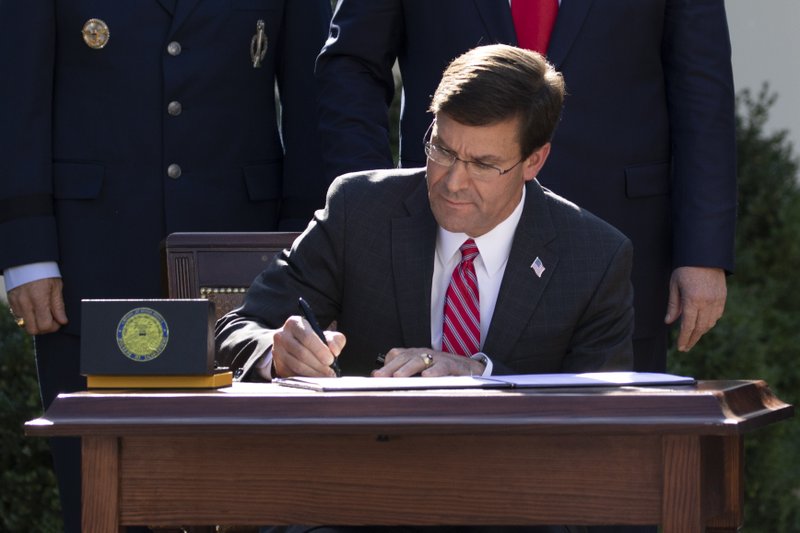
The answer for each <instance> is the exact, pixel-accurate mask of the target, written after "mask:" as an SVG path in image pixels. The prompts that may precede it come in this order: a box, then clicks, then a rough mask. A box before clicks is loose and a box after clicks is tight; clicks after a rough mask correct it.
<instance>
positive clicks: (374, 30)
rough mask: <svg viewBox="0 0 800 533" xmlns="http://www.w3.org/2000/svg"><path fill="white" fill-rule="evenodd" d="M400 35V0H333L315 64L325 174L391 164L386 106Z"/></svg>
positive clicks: (388, 101) (402, 24)
mask: <svg viewBox="0 0 800 533" xmlns="http://www.w3.org/2000/svg"><path fill="white" fill-rule="evenodd" d="M403 36H404V21H403V10H402V2H401V1H400V0H341V1H340V2H339V5H338V6H337V8H336V13H335V14H334V17H333V21H332V22H331V31H330V36H329V38H328V41H327V42H326V43H325V47H324V48H323V50H322V53H321V54H320V56H319V59H318V60H317V68H316V75H317V79H318V80H319V84H320V90H321V93H320V113H321V116H320V120H321V121H320V132H321V135H322V150H323V156H324V161H325V165H326V172H327V173H328V176H329V177H334V176H337V175H339V174H343V173H345V172H352V171H356V170H369V169H376V168H391V167H393V166H394V164H393V159H392V153H391V149H390V146H389V117H388V111H389V106H390V105H391V102H392V97H393V96H394V77H393V75H392V67H393V65H394V63H395V60H396V59H397V54H398V53H399V49H400V47H401V45H402V42H403Z"/></svg>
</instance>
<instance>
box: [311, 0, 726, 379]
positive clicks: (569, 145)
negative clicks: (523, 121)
mask: <svg viewBox="0 0 800 533" xmlns="http://www.w3.org/2000/svg"><path fill="white" fill-rule="evenodd" d="M542 1H546V0H511V2H510V5H509V2H507V1H505V0H438V1H422V0H341V1H340V2H339V4H338V6H337V9H336V12H335V13H334V18H333V21H332V23H331V32H330V37H329V39H328V42H327V44H326V46H325V48H324V49H323V51H322V53H321V55H320V57H319V59H318V61H317V76H318V79H319V80H320V81H321V91H322V92H321V113H322V115H321V128H322V129H321V131H322V142H323V151H324V155H325V161H326V170H327V171H329V172H330V173H331V175H336V174H339V173H342V172H347V171H354V170H360V169H368V168H384V167H391V166H392V164H393V163H392V158H391V153H390V149H389V142H388V139H389V135H388V118H387V108H388V105H389V102H390V101H391V98H392V94H393V92H394V81H393V78H392V66H393V64H394V62H395V59H397V60H398V61H399V66H400V70H401V73H402V77H403V105H402V117H401V147H400V148H401V151H400V164H401V166H403V167H414V166H418V165H419V164H421V163H422V162H423V161H424V154H423V151H422V147H421V146H420V143H419V139H420V138H421V137H422V135H423V133H424V132H425V129H426V128H427V127H428V124H429V123H430V118H431V117H430V115H429V114H427V113H426V107H427V102H428V98H429V95H430V94H432V92H433V90H434V88H435V87H436V84H437V82H438V79H439V76H440V72H441V71H442V69H443V68H444V66H445V65H446V64H447V62H448V61H449V60H450V59H451V58H453V57H456V56H458V55H459V54H461V53H463V52H464V51H465V50H468V49H470V48H472V47H474V46H477V45H481V44H488V43H494V42H503V43H509V44H518V43H519V42H520V39H518V31H520V32H521V31H522V28H523V27H524V26H525V23H526V19H524V18H523V17H525V16H527V17H531V16H532V15H530V14H528V15H526V14H525V13H522V14H521V15H519V16H516V17H515V16H513V15H512V11H513V12H514V15H518V14H517V11H520V12H521V11H522V10H523V8H524V7H525V5H524V4H529V3H535V2H542ZM549 2H550V5H549V6H546V7H547V9H549V10H550V11H551V16H552V18H551V19H548V20H554V24H553V25H552V27H551V28H550V31H551V32H552V33H551V34H550V35H549V44H548V45H545V48H544V49H543V50H542V51H544V50H546V54H547V57H548V58H549V60H550V61H551V62H552V63H553V64H555V66H556V68H558V70H559V71H561V72H562V73H563V74H564V78H565V80H566V84H567V91H568V96H567V99H566V102H565V107H564V113H563V119H562V121H561V124H560V125H559V128H558V131H557V132H556V135H555V138H554V140H553V149H552V151H551V153H550V156H549V158H548V163H547V165H546V166H545V167H544V169H543V170H542V172H541V173H540V174H539V180H540V181H541V183H542V184H543V185H545V186H546V187H548V188H550V189H552V190H553V191H554V192H556V193H558V194H561V195H563V196H565V197H567V198H569V199H570V200H572V201H574V202H575V203H577V204H578V205H579V206H581V207H585V208H587V209H589V210H590V211H592V212H593V213H595V214H596V215H598V216H600V217H601V218H603V219H605V220H607V221H608V222H610V223H611V224H613V225H614V226H615V227H617V228H619V229H620V230H621V231H622V232H623V233H625V234H626V235H628V236H629V237H630V238H631V240H632V241H633V244H634V255H635V257H634V270H633V277H632V279H633V285H634V289H635V305H634V306H635V308H636V330H635V333H634V352H635V363H634V367H635V368H636V369H637V370H643V371H647V370H649V371H662V370H664V368H665V366H666V326H665V321H666V322H668V323H672V322H674V321H675V320H676V319H677V318H678V317H679V316H682V318H681V330H680V334H679V337H678V340H677V345H678V348H679V349H681V350H688V349H690V348H691V347H692V346H693V345H694V344H695V343H696V342H697V341H698V339H699V338H700V337H701V336H702V335H703V334H704V333H705V332H706V331H707V330H708V329H710V328H711V327H713V325H714V324H715V322H716V320H717V319H718V318H719V317H720V316H721V314H722V311H723V307H724V302H725V298H726V288H725V287H726V284H725V272H726V271H727V272H730V271H732V269H733V238H734V224H735V215H736V183H735V172H736V170H735V140H734V131H735V127H734V99H733V82H732V75H731V65H730V43H729V38H728V31H727V23H726V18H725V10H724V3H723V0H702V1H696V2H685V1H679V0H635V1H623V0H612V1H601V0H560V1H559V2H556V0H549ZM553 9H555V10H556V11H555V12H553V11H552V10H553ZM537 20H538V19H537ZM527 21H528V22H529V20H527ZM520 37H521V34H520ZM544 42H547V40H545V41H544ZM665 314H666V315H667V316H666V319H665Z"/></svg>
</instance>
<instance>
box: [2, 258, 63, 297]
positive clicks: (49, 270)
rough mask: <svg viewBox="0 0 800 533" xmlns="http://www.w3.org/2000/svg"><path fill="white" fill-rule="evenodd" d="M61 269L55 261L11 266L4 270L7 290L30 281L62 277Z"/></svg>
mask: <svg viewBox="0 0 800 533" xmlns="http://www.w3.org/2000/svg"><path fill="white" fill-rule="evenodd" d="M60 277H61V271H60V270H59V269H58V263H56V262H55V261H43V262H41V263H30V264H28V265H20V266H15V267H9V268H7V269H5V270H3V278H4V281H5V284H6V292H8V291H10V290H12V289H15V288H17V287H19V286H20V285H24V284H26V283H30V282H31V281H38V280H40V279H46V278H60Z"/></svg>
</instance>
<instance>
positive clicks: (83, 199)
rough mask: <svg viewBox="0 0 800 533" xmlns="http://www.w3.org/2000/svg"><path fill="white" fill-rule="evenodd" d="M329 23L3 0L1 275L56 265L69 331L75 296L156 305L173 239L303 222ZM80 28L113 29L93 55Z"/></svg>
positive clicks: (306, 4)
mask: <svg viewBox="0 0 800 533" xmlns="http://www.w3.org/2000/svg"><path fill="white" fill-rule="evenodd" d="M330 14H331V10H330V3H329V1H328V0H314V1H303V2H297V1H287V0H207V1H202V2H201V1H199V0H177V1H176V0H142V1H137V2H101V1H97V0H70V1H67V2H63V1H55V0H49V1H37V2H16V1H15V2H0V30H1V31H0V72H1V73H2V76H3V79H4V82H3V83H2V84H0V109H1V110H2V112H1V113H0V115H1V116H2V120H0V269H2V268H5V267H9V266H16V265H23V264H28V263H32V262H38V261H57V262H58V263H59V265H60V268H61V273H62V275H63V279H64V291H65V296H66V301H67V314H68V316H69V318H70V324H69V325H68V326H67V328H66V329H67V331H68V332H72V333H77V332H78V331H79V325H80V320H79V307H78V304H79V300H80V298H143V297H158V296H159V295H160V293H161V287H160V285H161V281H160V274H161V259H160V256H159V242H160V241H161V240H162V239H163V238H164V237H165V236H166V235H167V234H169V233H172V232H175V231H270V230H277V229H278V228H279V227H290V226H292V225H293V226H294V227H293V228H292V229H299V228H302V227H304V226H305V224H306V223H307V221H308V219H309V218H310V217H311V215H312V214H313V212H314V209H317V208H319V207H321V206H322V205H323V202H324V198H325V191H326V189H327V186H328V184H329V183H330V182H329V181H327V180H325V179H324V177H323V176H322V172H321V163H320V159H319V158H318V157H317V153H318V145H317V135H316V134H315V129H314V127H313V125H314V124H315V123H316V120H317V119H316V117H317V114H316V109H315V105H314V102H315V99H316V93H315V90H314V78H313V62H314V58H315V57H316V54H317V53H318V51H319V48H320V47H321V46H322V43H323V42H324V39H325V35H326V32H327V27H328V22H329V20H330ZM90 18H99V19H101V20H103V21H104V22H105V23H106V24H107V25H108V28H109V30H110V40H109V41H108V44H107V45H106V46H105V48H103V49H99V50H97V49H92V48H90V47H89V46H87V45H86V44H85V43H84V41H83V39H82V36H81V29H82V27H83V25H84V23H85V22H86V21H87V20H89V19H90ZM258 20H263V21H264V22H265V26H266V35H267V40H268V48H267V53H266V56H265V58H264V60H263V62H262V66H261V68H258V69H256V68H253V65H252V60H251V58H250V40H251V37H252V36H253V35H254V34H255V33H256V24H257V21H258ZM169 43H177V44H179V45H180V53H179V54H177V55H172V54H170V53H169V51H168V44H169ZM172 50H173V51H174V50H175V47H174V45H173V48H172ZM276 80H277V83H278V85H279V89H280V93H281V97H282V98H281V103H282V105H283V116H282V121H279V120H278V118H277V117H276V105H275V98H274V94H275V92H274V86H275V83H276ZM173 101H174V102H179V103H180V104H181V105H182V110H181V112H180V114H178V115H177V116H174V115H171V114H169V113H168V111H167V107H168V104H169V103H170V102H173ZM173 107H174V106H173ZM279 124H280V125H281V127H282V135H283V137H282V139H281V134H280V133H279ZM173 163H174V164H177V165H179V166H180V168H181V170H182V173H181V175H180V177H177V178H173V177H170V176H168V174H167V168H168V166H169V165H170V164H173Z"/></svg>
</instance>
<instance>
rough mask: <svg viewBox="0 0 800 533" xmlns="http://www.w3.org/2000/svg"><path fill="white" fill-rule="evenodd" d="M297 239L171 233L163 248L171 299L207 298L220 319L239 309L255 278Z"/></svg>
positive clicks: (267, 234)
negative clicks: (212, 303) (211, 302)
mask: <svg viewBox="0 0 800 533" xmlns="http://www.w3.org/2000/svg"><path fill="white" fill-rule="evenodd" d="M298 235H300V234H299V233H296V232H262V233H223V232H208V233H172V234H171V235H169V236H168V237H167V238H166V241H165V245H164V255H165V264H166V273H165V274H166V286H167V297H169V298H207V299H208V300H211V301H213V302H214V305H215V308H216V316H217V318H219V317H221V316H222V315H224V314H226V313H227V312H228V311H231V310H233V309H235V308H237V307H239V305H241V303H242V300H243V299H244V294H245V292H247V288H248V287H250V284H251V283H252V281H253V279H255V277H256V276H257V275H258V274H259V273H260V272H261V271H262V270H264V269H265V268H266V267H267V265H269V263H270V262H271V261H272V259H273V258H274V257H275V256H276V255H277V254H279V253H280V252H281V251H282V250H283V249H284V248H289V247H291V245H292V242H294V240H295V239H296V238H297V236H298Z"/></svg>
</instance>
